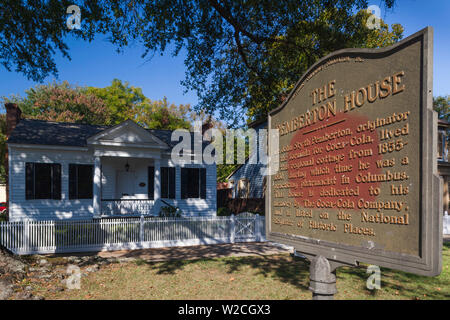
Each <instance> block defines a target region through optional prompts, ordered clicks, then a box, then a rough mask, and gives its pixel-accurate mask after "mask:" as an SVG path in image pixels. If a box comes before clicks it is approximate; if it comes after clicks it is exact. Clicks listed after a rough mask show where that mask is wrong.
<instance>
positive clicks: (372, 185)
mask: <svg viewBox="0 0 450 320" xmlns="http://www.w3.org/2000/svg"><path fill="white" fill-rule="evenodd" d="M269 128H271V129H278V130H279V152H278V156H279V170H278V173H276V174H274V175H272V176H268V182H269V183H268V189H267V195H268V196H267V197H266V199H267V200H266V201H267V205H266V208H267V211H268V212H267V214H266V217H267V218H266V219H267V220H268V221H267V234H268V238H269V240H273V241H276V242H280V243H285V244H290V245H293V246H294V247H295V248H296V250H297V251H299V252H302V253H305V254H309V255H317V254H321V255H324V256H325V257H326V258H328V259H330V260H335V261H340V262H346V263H351V264H355V263H357V262H367V263H373V264H377V265H380V266H386V267H391V268H396V269H400V270H405V271H409V272H414V273H417V274H424V275H437V274H439V273H440V270H441V252H440V251H441V246H442V212H441V210H442V209H441V208H442V206H441V205H440V204H441V202H440V201H441V200H440V199H441V196H442V195H441V192H440V190H441V182H440V179H439V177H438V175H437V151H436V146H437V142H436V141H437V140H436V139H437V117H436V115H435V114H434V112H433V111H432V29H431V28H426V29H424V30H422V31H420V32H418V33H416V34H414V35H412V36H411V37H408V38H407V39H405V40H403V41H401V42H399V43H397V44H395V45H394V46H391V47H388V48H383V49H345V50H340V51H337V52H334V53H332V54H330V55H328V56H327V57H325V58H323V59H322V60H320V61H318V62H317V63H316V64H315V65H313V66H312V67H311V68H310V69H309V70H308V71H307V72H306V73H305V74H304V75H303V76H302V78H301V79H300V81H299V82H298V83H297V84H296V86H295V88H294V89H293V90H292V92H291V94H290V96H289V97H288V99H287V100H286V101H285V102H284V103H283V105H281V106H280V107H279V108H278V109H276V110H274V111H273V112H271V113H270V115H269Z"/></svg>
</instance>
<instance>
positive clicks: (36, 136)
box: [7, 119, 193, 148]
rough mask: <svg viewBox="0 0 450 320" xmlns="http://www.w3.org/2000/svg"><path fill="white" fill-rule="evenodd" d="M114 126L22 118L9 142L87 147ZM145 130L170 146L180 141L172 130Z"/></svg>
mask: <svg viewBox="0 0 450 320" xmlns="http://www.w3.org/2000/svg"><path fill="white" fill-rule="evenodd" d="M112 127H114V126H99V125H92V124H83V123H70V122H54V121H44V120H34V119H21V120H20V122H19V123H18V124H17V126H16V128H15V129H14V130H13V132H12V133H11V136H10V137H9V139H8V141H7V142H8V143H14V144H36V145H50V146H69V147H87V139H88V138H90V137H92V136H94V135H97V134H99V133H101V132H102V131H105V130H107V129H110V128H112ZM144 130H147V131H148V132H149V133H151V134H152V135H154V136H156V137H157V138H158V139H160V140H161V141H163V142H164V143H166V144H167V145H168V146H170V148H172V147H173V146H175V145H176V144H177V143H178V142H177V141H171V136H172V130H159V129H144ZM191 134H193V133H191Z"/></svg>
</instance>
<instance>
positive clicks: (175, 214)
mask: <svg viewBox="0 0 450 320" xmlns="http://www.w3.org/2000/svg"><path fill="white" fill-rule="evenodd" d="M159 216H160V217H163V218H179V217H181V210H180V209H179V208H178V207H169V206H165V207H161V210H160V211H159Z"/></svg>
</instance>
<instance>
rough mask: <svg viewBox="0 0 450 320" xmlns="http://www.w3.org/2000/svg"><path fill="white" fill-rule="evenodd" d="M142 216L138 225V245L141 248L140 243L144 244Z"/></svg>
mask: <svg viewBox="0 0 450 320" xmlns="http://www.w3.org/2000/svg"><path fill="white" fill-rule="evenodd" d="M144 222H145V220H144V216H143V215H141V219H140V223H139V245H141V246H142V243H143V242H144Z"/></svg>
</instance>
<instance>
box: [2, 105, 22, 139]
mask: <svg viewBox="0 0 450 320" xmlns="http://www.w3.org/2000/svg"><path fill="white" fill-rule="evenodd" d="M5 109H6V137H7V138H9V136H10V135H11V132H12V131H13V130H14V128H15V127H16V126H17V124H18V123H19V121H20V116H21V115H22V110H20V108H19V107H18V106H17V105H16V104H15V103H6V104H5Z"/></svg>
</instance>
